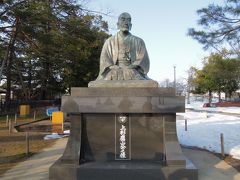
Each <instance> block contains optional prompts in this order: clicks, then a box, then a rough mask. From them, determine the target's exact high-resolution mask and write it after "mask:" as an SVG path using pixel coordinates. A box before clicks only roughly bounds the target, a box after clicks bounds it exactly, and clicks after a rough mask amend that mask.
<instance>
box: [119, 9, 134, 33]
mask: <svg viewBox="0 0 240 180" xmlns="http://www.w3.org/2000/svg"><path fill="white" fill-rule="evenodd" d="M117 27H118V29H119V30H120V31H123V32H129V31H130V30H131V28H132V23H131V15H130V14H129V13H127V12H124V13H122V14H120V16H119V17H118V22H117Z"/></svg>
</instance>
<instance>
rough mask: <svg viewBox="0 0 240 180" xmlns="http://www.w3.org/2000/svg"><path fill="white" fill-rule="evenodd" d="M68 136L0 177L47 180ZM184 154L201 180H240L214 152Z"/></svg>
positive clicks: (194, 151)
mask: <svg viewBox="0 0 240 180" xmlns="http://www.w3.org/2000/svg"><path fill="white" fill-rule="evenodd" d="M66 142H67V138H64V139H59V140H58V141H57V143H56V144H55V145H54V146H52V147H51V148H47V149H45V150H44V151H43V152H42V153H39V154H36V155H34V156H33V157H31V158H30V159H29V160H27V161H24V162H22V163H19V164H18V165H17V166H15V167H14V168H12V169H11V170H9V171H8V172H6V173H5V174H4V176H3V177H0V179H1V180H15V179H17V180H46V179H48V169H49V167H50V166H51V165H52V163H53V162H55V161H56V160H57V159H58V158H59V157H60V156H61V154H62V153H63V151H64V147H65V145H66ZM183 152H184V154H185V155H186V156H187V157H188V158H189V159H191V160H192V162H193V163H194V164H195V166H196V167H197V168H198V169H199V180H240V173H239V172H237V171H236V170H235V169H234V168H232V167H231V166H229V165H228V164H226V163H225V162H224V161H222V160H221V159H219V158H217V157H216V156H214V155H213V154H211V153H209V152H206V151H200V150H193V149H186V148H184V149H183Z"/></svg>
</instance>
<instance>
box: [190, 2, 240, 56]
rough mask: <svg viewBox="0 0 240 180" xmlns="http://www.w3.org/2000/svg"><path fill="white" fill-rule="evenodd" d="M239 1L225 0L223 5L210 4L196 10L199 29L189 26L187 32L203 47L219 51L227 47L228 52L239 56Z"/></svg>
mask: <svg viewBox="0 0 240 180" xmlns="http://www.w3.org/2000/svg"><path fill="white" fill-rule="evenodd" d="M239 7H240V1H239V0H227V1H225V4H223V5H216V4H210V5H209V6H208V7H207V8H202V9H199V10H198V11H197V13H198V15H199V16H200V18H199V20H198V24H199V25H200V26H201V27H202V28H201V29H198V30H196V29H194V28H191V29H189V31H188V34H189V35H190V36H192V37H193V39H195V40H197V41H198V42H199V43H201V44H203V45H204V48H205V49H208V48H214V49H215V50H217V51H218V52H219V53H220V52H221V49H223V48H226V49H228V50H229V51H228V52H229V53H230V54H234V55H237V57H240V43H239V42H240V31H239V30H240V23H239V22H240V10H239Z"/></svg>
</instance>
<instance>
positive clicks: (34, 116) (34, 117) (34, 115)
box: [33, 110, 36, 121]
mask: <svg viewBox="0 0 240 180" xmlns="http://www.w3.org/2000/svg"><path fill="white" fill-rule="evenodd" d="M35 120H36V110H34V112H33V121H35Z"/></svg>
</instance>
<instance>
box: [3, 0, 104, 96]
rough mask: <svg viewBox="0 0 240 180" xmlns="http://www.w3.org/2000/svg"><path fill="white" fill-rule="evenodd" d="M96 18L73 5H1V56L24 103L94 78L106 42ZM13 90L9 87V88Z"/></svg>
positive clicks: (43, 0)
mask: <svg viewBox="0 0 240 180" xmlns="http://www.w3.org/2000/svg"><path fill="white" fill-rule="evenodd" d="M107 28H108V27H107V23H106V22H105V21H103V20H102V17H101V16H100V15H92V14H88V13H86V12H84V11H83V10H82V7H81V6H80V5H78V4H76V1H72V0H58V1H52V0H38V1H35V0H31V1H30V0H29V1H27V0H25V1H24V0H22V1H17V0H16V1H14V0H6V1H4V3H1V4H0V34H1V35H0V38H1V41H0V52H5V53H3V54H1V56H0V57H2V66H3V65H4V68H3V69H2V70H3V71H2V72H3V75H2V76H1V77H5V78H7V81H6V82H7V83H6V86H7V90H8V91H7V100H9V99H10V90H13V87H15V95H17V96H18V98H24V99H47V98H52V97H53V96H54V95H56V94H57V93H62V92H64V91H65V90H66V88H70V87H72V86H86V85H87V83H88V82H89V81H90V80H94V79H95V78H96V76H97V74H98V63H99V61H98V59H99V56H100V51H101V48H102V45H103V42H104V40H105V39H106V38H107V37H108V34H107V33H106V32H107V30H108V29H107ZM13 85H14V86H13Z"/></svg>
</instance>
